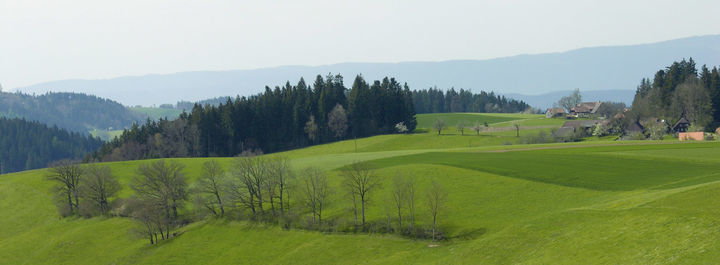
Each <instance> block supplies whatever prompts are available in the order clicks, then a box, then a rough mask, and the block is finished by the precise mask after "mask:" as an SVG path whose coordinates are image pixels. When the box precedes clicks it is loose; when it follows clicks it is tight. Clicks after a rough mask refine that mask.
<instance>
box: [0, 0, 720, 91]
mask: <svg viewBox="0 0 720 265" xmlns="http://www.w3.org/2000/svg"><path fill="white" fill-rule="evenodd" d="M718 10H720V1H717V0H705V1H700V0H685V1H677V0H642V1H629V0H624V1H614V0H602V1H600V0H598V1H591V0H569V1H559V0H550V1H547V0H544V1H537V0H497V1H483V0H466V1H460V0H442V1H438V0H433V1H421V0H412V1H411V0H398V1H389V0H363V1H338V0H334V1H322V0H311V1H300V0H292V1H290V0H264V1H242V0H234V1H231V0H223V1H212V0H206V1H186V0H122V1H98V0H65V1H56V0H46V1H36V0H0V84H2V85H3V86H4V87H5V88H6V89H7V88H15V87H20V86H26V85H31V84H34V83H39V82H44V81H52V80H59V79H74V78H81V79H97V78H109V77H116V76H123V75H143V74H150V73H173V72H182V71H195V70H232V69H253V68H262V67H270V66H280V65H322V64H332V63H341V62H399V61H441V60H452V59H487V58H496V57H503V56H511V55H517V54H524V53H545V52H558V51H565V50H570V49H575V48H581V47H589V46H604V45H622V44H640V43H649V42H657V41H663V40H670V39H676V38H681V37H689V36H696V35H708V34H718V33H720V16H719V15H718Z"/></svg>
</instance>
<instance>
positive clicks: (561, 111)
mask: <svg viewBox="0 0 720 265" xmlns="http://www.w3.org/2000/svg"><path fill="white" fill-rule="evenodd" d="M546 112H550V113H565V109H563V108H549V109H547V111H546Z"/></svg>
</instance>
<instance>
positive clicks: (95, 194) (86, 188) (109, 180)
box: [80, 165, 122, 215]
mask: <svg viewBox="0 0 720 265" xmlns="http://www.w3.org/2000/svg"><path fill="white" fill-rule="evenodd" d="M84 172H85V174H84V176H85V177H84V178H83V181H82V183H81V184H80V194H81V197H82V198H83V200H85V201H88V202H91V203H92V205H93V206H94V207H96V208H97V211H98V212H99V213H100V214H101V215H105V214H107V213H108V212H109V211H110V198H112V197H114V196H115V194H117V192H118V191H120V190H121V189H122V186H120V183H119V182H118V181H117V179H115V177H114V176H113V175H112V171H111V169H110V167H109V166H97V165H89V166H87V167H85V169H84Z"/></svg>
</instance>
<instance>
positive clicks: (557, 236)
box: [0, 114, 720, 264]
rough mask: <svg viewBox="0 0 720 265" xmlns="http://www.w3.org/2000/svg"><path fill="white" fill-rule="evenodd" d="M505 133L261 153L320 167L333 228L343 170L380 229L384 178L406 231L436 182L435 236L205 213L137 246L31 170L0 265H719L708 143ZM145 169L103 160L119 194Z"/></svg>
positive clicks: (19, 178) (0, 248)
mask: <svg viewBox="0 0 720 265" xmlns="http://www.w3.org/2000/svg"><path fill="white" fill-rule="evenodd" d="M471 115H472V114H471ZM482 115H486V114H482ZM489 116H492V117H501V118H507V117H508V116H500V115H498V116H494V115H489ZM511 116H512V115H511ZM420 117H423V116H420ZM516 118H517V117H516ZM515 121H516V122H519V123H524V124H525V125H524V126H526V127H524V128H525V129H523V130H522V131H521V135H522V134H525V133H537V132H539V131H541V130H549V129H550V128H549V126H559V125H558V124H557V123H558V121H557V120H547V119H544V118H538V117H530V118H526V119H519V118H518V119H516V120H515ZM504 122H511V120H504V121H503V120H497V121H496V123H493V124H491V127H493V128H504V127H506V126H504V125H503V123H504ZM560 124H561V123H560ZM521 126H523V125H521ZM532 126H535V127H532ZM543 126H547V127H543ZM514 133H515V132H514V131H503V130H498V131H489V132H483V133H481V135H480V136H476V135H474V132H473V133H472V134H471V135H466V136H461V135H459V134H457V133H455V132H453V134H450V133H448V134H443V135H440V136H438V135H435V134H433V133H416V134H408V135H381V136H375V137H369V138H362V139H357V140H354V139H353V140H346V141H342V142H337V143H332V144H326V145H318V146H313V147H309V148H304V149H299V150H293V151H288V152H283V153H277V154H271V156H285V157H288V158H289V159H290V160H291V163H292V166H293V168H295V169H297V170H298V171H300V170H301V169H303V168H306V167H317V168H320V169H322V170H325V171H326V172H327V174H328V175H329V176H330V182H331V188H332V191H333V193H332V195H331V200H330V202H331V203H330V204H329V205H328V206H327V207H328V208H327V211H326V213H325V216H326V217H327V218H328V219H331V220H334V221H337V222H349V221H350V220H349V219H350V218H351V217H352V215H351V213H350V206H351V202H350V201H349V200H348V198H347V196H346V195H345V194H346V193H345V192H344V191H343V190H342V187H341V181H342V177H341V174H340V170H342V168H343V167H345V166H347V165H350V164H352V163H367V164H368V165H370V166H372V168H374V171H375V173H376V174H378V176H379V177H380V178H381V182H382V189H380V190H378V191H377V192H376V193H374V194H371V196H372V197H371V204H370V206H369V208H368V218H369V221H370V222H385V221H386V220H387V218H388V214H389V212H391V211H392V209H389V204H388V202H390V201H391V199H390V197H389V196H390V194H389V192H390V190H391V187H392V182H391V180H392V179H393V178H394V177H395V176H406V177H410V178H413V179H414V180H415V182H416V183H417V186H418V195H417V198H416V203H417V205H418V213H417V220H418V224H419V225H426V224H428V222H429V216H428V211H427V210H426V208H427V207H426V206H425V202H426V197H425V195H424V192H425V191H426V190H427V188H428V186H429V185H430V183H431V182H433V181H436V182H439V183H440V184H441V185H442V186H443V187H444V189H445V190H446V191H447V192H448V200H447V202H446V204H445V207H443V209H442V212H441V215H440V223H441V226H442V229H443V231H444V232H446V234H447V235H448V237H449V239H448V240H444V241H440V242H431V241H427V240H413V239H409V238H405V237H401V236H398V235H391V234H339V233H321V232H315V231H304V230H284V229H282V228H280V227H277V226H274V225H270V224H257V223H249V222H245V221H232V220H223V219H214V218H208V219H206V220H203V221H198V222H195V223H192V224H190V225H188V226H185V227H183V228H181V229H180V231H179V232H180V235H179V236H177V237H176V238H173V239H171V240H167V241H164V242H162V243H160V244H159V245H155V246H150V245H148V244H147V242H146V240H145V239H144V238H141V237H138V236H137V235H136V234H134V233H133V232H132V231H133V229H134V227H135V226H136V224H135V223H134V222H133V221H132V220H129V219H126V218H119V217H116V218H90V219H84V218H60V217H59V216H58V214H57V210H56V209H55V206H54V204H53V203H52V201H53V198H52V193H51V189H52V185H51V183H49V182H48V181H46V180H45V176H46V174H47V171H46V170H34V171H25V172H19V173H13V174H6V175H0V213H1V214H2V216H3V218H0V264H713V263H716V262H717V260H718V259H720V241H718V240H717V238H718V237H719V236H720V221H719V220H720V207H719V206H720V196H718V194H720V143H718V142H703V143H681V142H676V141H622V142H619V141H611V140H607V139H599V140H598V141H587V142H579V143H566V144H542V145H519V144H517V142H516V141H513V140H517V137H515V136H514ZM505 141H510V142H511V143H512V145H506V144H505ZM356 145H357V149H356V148H355V146H356ZM211 159H218V160H219V161H220V162H221V163H222V164H223V165H225V166H226V167H228V168H230V167H231V165H232V162H233V158H184V159H174V160H176V161H178V162H180V163H183V164H185V166H186V168H185V171H184V172H185V174H186V175H187V176H188V178H189V179H190V181H191V182H192V181H194V180H195V179H196V178H197V176H198V175H199V174H200V171H199V168H200V166H201V165H202V163H203V162H205V161H208V160H211ZM148 162H150V161H125V162H113V163H107V165H109V166H110V167H111V168H112V170H113V173H114V174H115V175H116V176H117V177H118V178H119V179H120V181H121V183H122V184H123V185H124V186H125V187H126V188H125V189H123V190H122V191H121V193H120V196H121V197H127V196H130V195H131V194H132V191H131V190H130V189H129V188H127V185H128V183H130V181H131V179H132V178H133V177H134V175H135V170H136V168H137V166H138V165H139V164H141V163H148ZM391 218H393V217H392V216H391Z"/></svg>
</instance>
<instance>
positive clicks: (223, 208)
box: [215, 192, 225, 217]
mask: <svg viewBox="0 0 720 265" xmlns="http://www.w3.org/2000/svg"><path fill="white" fill-rule="evenodd" d="M215 198H217V201H218V206H220V217H222V216H225V207H223V203H222V200H221V199H220V194H219V193H217V192H215Z"/></svg>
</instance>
